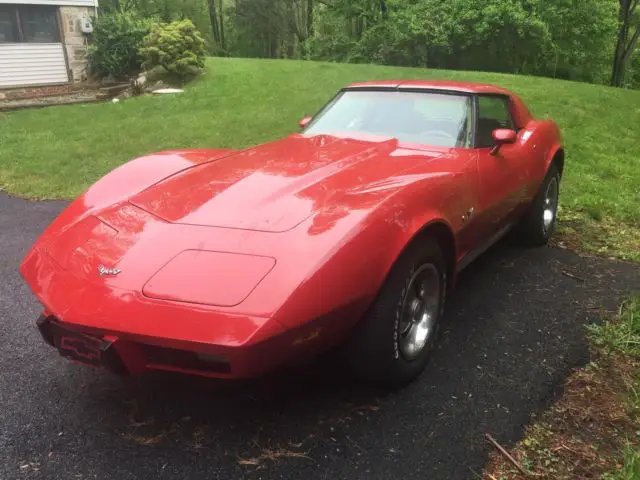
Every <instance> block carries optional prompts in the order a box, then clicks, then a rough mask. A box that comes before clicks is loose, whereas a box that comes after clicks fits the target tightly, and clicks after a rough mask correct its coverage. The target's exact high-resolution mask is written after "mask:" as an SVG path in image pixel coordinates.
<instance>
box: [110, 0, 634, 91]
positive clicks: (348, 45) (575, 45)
mask: <svg viewBox="0 0 640 480" xmlns="http://www.w3.org/2000/svg"><path fill="white" fill-rule="evenodd" d="M639 4H640V0H413V1H411V0H101V11H102V12H103V13H109V12H116V11H117V12H132V13H135V14H138V15H140V16H141V17H144V18H149V17H155V18H158V19H160V20H164V21H171V20H178V19H190V20H192V21H193V22H194V23H195V25H196V26H197V27H198V29H199V30H200V32H201V33H202V35H203V36H204V38H205V39H206V41H207V46H208V50H209V52H210V54H212V55H219V56H237V57H265V58H295V59H310V60H327V61H337V62H353V63H380V64H388V65H404V66H416V67H429V68H445V69H463V70H484V71H495V72H506V73H516V74H527V75H543V76H548V77H554V78H562V79H568V80H577V81H585V82H593V83H601V84H611V85H613V86H618V87H623V86H624V87H630V88H640V48H638V38H639V37H640V8H638V6H639Z"/></svg>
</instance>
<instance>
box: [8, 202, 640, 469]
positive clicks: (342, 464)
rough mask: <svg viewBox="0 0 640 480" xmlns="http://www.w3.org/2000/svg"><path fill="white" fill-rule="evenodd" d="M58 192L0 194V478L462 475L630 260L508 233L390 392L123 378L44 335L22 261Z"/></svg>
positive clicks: (629, 276) (510, 432)
mask: <svg viewBox="0 0 640 480" xmlns="http://www.w3.org/2000/svg"><path fill="white" fill-rule="evenodd" d="M63 206H64V204H63V203H59V202H42V203H30V202H26V201H23V200H19V199H13V198H9V197H7V196H6V195H3V194H0V478H2V479H6V480H10V479H14V478H46V479H58V478H59V479H119V480H120V479H123V480H124V479H140V480H142V479H153V480H158V479H164V478H180V479H196V478H197V479H200V478H203V479H205V478H206V479H218V478H219V479H232V478H286V479H298V478H305V479H308V480H311V479H344V478H349V479H359V478H363V479H364V478H366V479H378V478H380V479H394V478H402V479H403V480H407V479H411V478H419V479H425V478H428V479H432V480H436V479H447V480H451V479H467V478H470V479H471V478H476V476H475V473H474V472H480V471H481V470H482V468H483V465H484V463H485V461H486V459H487V455H488V453H489V449H490V447H489V446H488V445H487V444H486V442H485V440H484V438H483V434H484V433H485V432H490V433H491V434H492V435H493V436H494V437H495V438H496V439H497V440H498V441H499V442H501V443H502V444H504V445H509V444H511V443H512V442H514V441H516V440H517V439H518V438H519V437H520V436H521V434H522V429H523V425H524V424H526V423H528V422H529V421H530V419H531V416H532V415H534V414H535V413H536V412H539V411H540V410H541V409H543V408H544V407H545V406H546V405H548V404H549V402H551V401H553V399H554V398H555V396H556V395H558V394H559V393H560V391H561V387H562V384H563V381H564V379H565V378H566V377H567V375H568V373H569V372H570V370H571V369H572V368H573V367H575V366H576V365H580V364H582V363H584V362H585V361H586V358H587V350H586V343H585V339H584V329H583V325H584V324H585V323H588V322H593V321H597V320H598V318H600V316H601V314H602V312H603V309H604V310H614V309H616V308H617V305H618V303H619V301H620V300H621V299H622V298H623V297H624V296H626V295H627V294H629V293H632V292H636V293H637V292H640V268H639V266H638V265H630V264H624V263H619V262H613V261H606V260H601V259H586V258H581V257H579V256H577V255H575V254H573V253H571V252H568V251H566V250H562V249H555V248H541V249H535V250H524V249H520V248H518V247H516V246H513V245H511V242H510V241H509V240H507V241H504V242H502V243H501V245H499V246H498V247H497V248H494V249H493V250H492V251H490V252H488V253H487V254H486V255H485V256H483V257H482V258H481V259H480V260H478V261H477V262H476V264H475V265H473V266H472V267H469V269H468V270H467V271H466V272H465V273H464V274H463V276H462V278H461V280H460V285H459V289H458V291H457V292H456V294H455V295H454V297H453V298H452V302H451V307H450V311H449V317H450V325H449V327H448V330H447V331H446V333H445V335H444V337H443V341H442V342H441V346H440V348H439V349H438V350H437V352H436V353H435V354H434V356H433V357H432V361H431V363H430V364H429V366H428V369H427V371H426V372H425V373H424V374H423V375H422V376H421V377H420V379H419V380H418V381H417V382H416V383H414V384H412V385H411V386H409V387H408V388H406V389H404V390H402V391H400V392H396V393H393V394H388V395H381V394H380V393H379V392H375V391H371V390H369V389H367V388H365V387H363V386H358V385H355V384H354V383H353V382H351V381H349V379H347V378H344V377H343V376H342V375H341V374H340V372H339V369H338V368H336V367H334V366H332V365H331V364H328V363H318V364H316V365H315V366H312V367H309V368H307V369H305V371H304V373H300V374H297V375H287V376H279V377H277V378H269V379H265V380H262V381H260V382H248V383H238V384H231V385H229V384H221V383H219V382H214V381H208V380H199V379H188V378H182V377H178V376H169V375H153V376H149V377H145V378H141V379H136V380H131V379H129V380H123V379H120V378H118V377H114V376H111V375H109V374H107V373H105V372H102V371H98V370H93V369H91V368H88V367H82V366H78V365H72V364H69V363H67V362H66V361H64V360H63V359H62V358H59V357H58V356H57V354H56V352H55V351H53V350H52V349H51V348H50V347H48V346H46V345H44V343H43V342H42V341H41V339H40V337H39V335H38V332H37V330H36V329H35V327H34V320H35V319H36V317H37V315H38V313H39V308H38V304H37V302H36V301H35V300H34V299H33V297H32V296H31V294H30V292H29V290H28V288H27V287H26V285H25V284H24V283H23V281H22V280H21V278H20V276H19V274H18V272H17V267H18V264H19V262H20V260H21V258H22V256H23V255H24V253H25V252H26V249H27V248H28V246H29V245H30V244H31V243H32V241H33V240H34V239H35V238H36V236H37V235H38V234H39V233H40V232H41V231H42V229H43V228H44V227H45V226H46V225H47V224H48V222H50V221H51V220H52V219H53V217H54V216H55V215H56V214H57V213H58V212H59V211H60V210H61V209H62V207H63Z"/></svg>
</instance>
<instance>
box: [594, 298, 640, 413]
mask: <svg viewBox="0 0 640 480" xmlns="http://www.w3.org/2000/svg"><path fill="white" fill-rule="evenodd" d="M623 307H624V308H623V314H622V316H621V317H620V319H617V320H615V321H606V322H604V323H603V324H601V325H590V326H589V327H588V330H589V334H590V337H591V340H592V341H593V343H594V344H595V345H596V346H598V347H601V348H604V349H605V350H606V351H609V352H623V353H625V354H627V355H632V356H635V357H639V358H640V297H638V298H635V299H631V300H630V301H629V302H628V303H627V304H626V305H624V306H623ZM638 400H639V402H638V403H640V398H639V399H638Z"/></svg>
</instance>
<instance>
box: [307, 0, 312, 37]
mask: <svg viewBox="0 0 640 480" xmlns="http://www.w3.org/2000/svg"><path fill="white" fill-rule="evenodd" d="M311 37H313V0H307V38H311Z"/></svg>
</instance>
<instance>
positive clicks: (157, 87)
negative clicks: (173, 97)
mask: <svg viewBox="0 0 640 480" xmlns="http://www.w3.org/2000/svg"><path fill="white" fill-rule="evenodd" d="M164 88H169V85H167V84H166V83H164V82H163V81H162V80H158V81H157V82H156V83H154V84H153V85H151V86H150V87H149V88H147V92H155V91H156V90H162V89H164Z"/></svg>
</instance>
